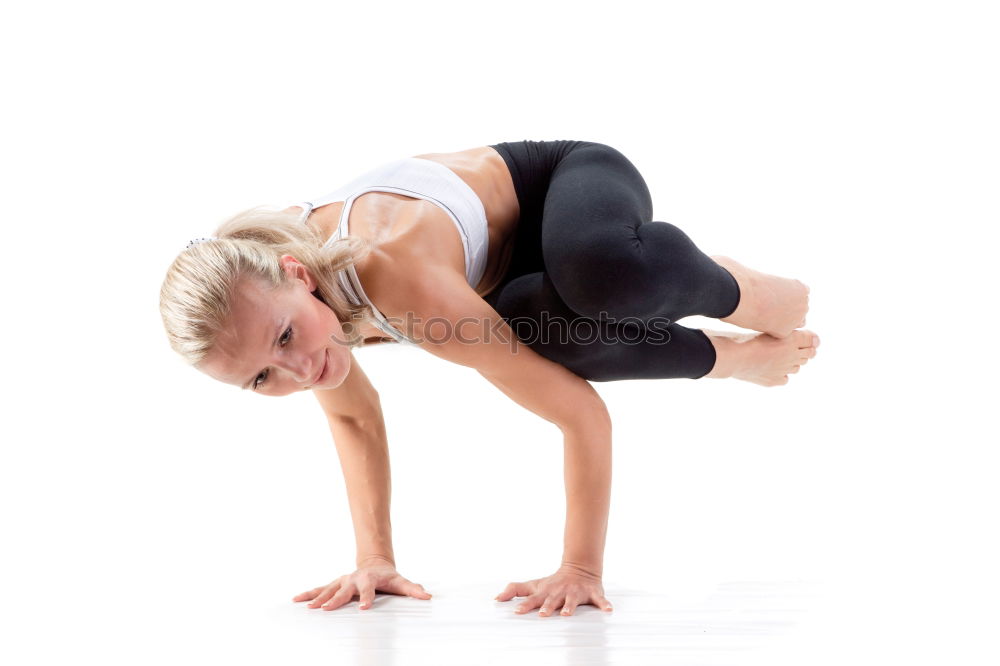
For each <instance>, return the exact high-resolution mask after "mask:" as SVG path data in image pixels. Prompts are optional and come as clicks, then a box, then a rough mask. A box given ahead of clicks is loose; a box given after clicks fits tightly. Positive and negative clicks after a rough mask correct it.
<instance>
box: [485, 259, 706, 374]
mask: <svg viewBox="0 0 1000 666" xmlns="http://www.w3.org/2000/svg"><path fill="white" fill-rule="evenodd" d="M494 308H495V309H496V310H497V312H498V313H500V314H501V315H502V316H503V317H504V319H505V320H506V321H507V324H508V325H509V326H510V328H511V330H512V332H513V333H514V335H515V336H517V338H518V339H519V340H521V341H522V342H523V343H525V344H527V345H528V346H529V347H531V348H532V349H533V350H534V351H535V352H537V353H539V354H541V355H542V356H544V357H546V358H548V359H549V360H551V361H554V362H556V363H559V364H560V365H562V366H564V367H565V368H568V369H569V370H570V371H571V372H573V373H575V374H577V375H579V376H580V377H583V378H584V379H587V380H590V381H599V382H601V381H617V380H623V379H674V378H690V379H697V378H699V377H701V376H703V375H705V374H706V373H708V372H709V371H710V370H711V369H712V367H713V366H714V364H715V348H714V347H713V345H712V343H711V342H710V341H709V339H708V337H707V336H706V335H705V334H704V333H703V332H702V331H699V330H696V329H689V328H685V327H683V326H680V325H679V324H674V323H669V324H668V323H665V322H661V323H659V324H655V325H654V326H653V327H651V328H647V327H646V326H644V325H643V324H642V323H641V322H639V321H638V320H635V319H630V320H621V321H616V322H608V321H598V320H595V319H591V318H588V317H583V316H581V315H579V314H577V313H576V312H574V311H573V310H571V309H570V308H569V307H568V306H567V305H566V304H565V303H564V302H563V301H562V299H561V298H560V297H559V294H558V293H556V290H555V288H554V286H553V284H552V281H551V279H550V278H549V276H548V274H547V273H545V272H544V271H540V272H536V273H529V274H527V275H522V276H520V277H518V278H516V279H514V280H512V281H511V282H510V283H508V284H507V285H506V287H505V288H504V289H503V291H502V293H501V294H500V295H499V296H498V297H497V298H496V299H495V305H494Z"/></svg>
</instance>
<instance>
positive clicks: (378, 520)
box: [330, 412, 396, 565]
mask: <svg viewBox="0 0 1000 666" xmlns="http://www.w3.org/2000/svg"><path fill="white" fill-rule="evenodd" d="M330 432H331V433H332V434H333V440H334V443H335V444H336V446H337V455H338V456H339V457H340V466H341V469H342V470H343V473H344V482H345V484H346V486H347V498H348V502H349V504H350V507H351V519H352V521H353V522H354V536H355V540H356V542H357V564H358V565H360V564H361V563H362V562H363V561H365V560H369V559H373V558H379V559H384V560H388V561H389V562H391V563H392V564H393V565H395V563H396V558H395V555H394V554H393V550H392V524H391V522H390V519H389V505H390V497H391V494H392V484H391V476H390V470H389V445H388V440H387V438H386V431H385V422H384V420H383V419H382V414H381V412H379V413H378V414H377V415H375V416H373V417H372V418H371V419H370V420H368V421H366V422H359V421H357V420H331V421H330Z"/></svg>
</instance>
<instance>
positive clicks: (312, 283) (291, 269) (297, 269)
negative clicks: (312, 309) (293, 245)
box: [278, 254, 317, 293]
mask: <svg viewBox="0 0 1000 666" xmlns="http://www.w3.org/2000/svg"><path fill="white" fill-rule="evenodd" d="M278 262H279V263H281V268H282V269H283V270H284V271H285V274H286V275H287V276H288V277H289V278H295V279H297V280H302V281H303V282H305V284H306V290H307V291H308V292H309V293H312V292H314V291H316V289H317V284H316V280H315V279H313V276H312V273H310V272H309V269H308V268H306V267H305V266H304V265H303V264H301V263H299V260H298V259H296V258H295V257H293V256H292V255H290V254H283V255H281V258H279V259H278Z"/></svg>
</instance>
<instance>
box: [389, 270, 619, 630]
mask: <svg viewBox="0 0 1000 666" xmlns="http://www.w3.org/2000/svg"><path fill="white" fill-rule="evenodd" d="M404 274H406V275H408V276H409V280H408V281H405V280H398V281H396V283H395V284H396V285H397V288H396V289H395V290H394V291H391V292H390V291H389V290H381V291H380V292H379V293H385V297H384V298H382V299H380V301H379V303H378V304H377V305H378V306H379V307H380V309H381V310H382V312H383V313H384V314H385V315H386V316H387V317H391V318H394V319H395V321H394V322H393V323H395V322H404V323H405V322H407V321H408V320H411V321H410V326H409V327H408V330H405V331H404V332H406V333H407V334H408V335H410V336H411V337H412V338H413V339H414V340H415V341H417V342H418V344H419V345H420V346H421V347H422V348H424V349H426V350H427V351H429V352H430V353H432V354H434V355H435V356H439V357H441V358H444V359H447V360H449V361H452V362H454V363H458V364H460V365H464V366H468V367H472V368H475V369H476V370H477V371H478V372H479V373H480V374H481V375H483V376H484V377H485V378H486V379H487V380H489V381H490V382H491V383H492V384H494V385H495V386H496V387H497V388H499V389H500V390H501V391H503V393H504V394H506V395H507V396H508V397H510V398H511V399H512V400H514V401H515V402H517V403H518V404H520V405H521V406H523V407H525V408H526V409H528V410H530V411H532V412H533V413H535V414H537V415H538V416H540V417H542V418H543V419H545V420H547V421H549V422H551V423H553V424H555V425H556V426H558V427H559V429H560V430H561V431H562V433H563V448H564V463H565V472H564V475H565V484H566V529H565V533H564V553H563V563H562V566H561V567H560V570H559V573H570V572H571V573H572V574H573V576H577V577H582V578H584V579H587V580H589V581H596V582H597V586H596V587H595V586H593V585H580V584H579V581H578V580H576V579H575V578H573V576H570V577H568V578H567V577H565V576H564V577H563V578H561V579H560V580H559V581H556V583H553V582H552V580H550V579H552V578H554V576H553V577H549V578H546V579H538V580H536V581H531V582H529V583H524V584H520V585H521V586H520V587H518V584H512V586H508V590H507V591H505V592H504V595H506V594H507V592H509V591H511V589H512V587H513V588H514V590H513V591H514V593H515V594H517V595H518V596H528V597H529V599H527V600H525V601H524V602H522V604H521V607H520V608H521V609H523V610H531V609H532V608H536V607H539V606H542V607H543V609H544V610H543V614H547V613H548V612H551V611H552V610H554V608H556V607H558V606H553V604H555V603H556V602H557V601H558V602H559V604H560V605H563V602H564V601H565V605H564V609H567V608H568V609H570V613H571V612H572V608H573V607H575V606H576V604H577V603H590V602H591V601H593V602H594V604H595V605H599V606H600V607H601V608H604V609H606V610H610V604H608V603H607V600H606V599H604V596H603V589H600V579H601V575H602V572H603V554H604V543H605V535H606V532H607V522H608V512H609V506H610V494H611V418H610V416H609V414H608V410H607V407H606V405H605V404H604V401H603V400H602V399H601V397H600V396H599V395H598V393H597V391H596V390H594V387H593V386H591V384H590V383H589V382H588V381H586V380H585V379H583V378H582V377H579V376H578V375H575V374H573V373H572V372H571V371H570V370H569V369H567V368H566V367H564V366H562V365H560V364H558V363H555V362H553V361H551V360H549V359H547V358H545V357H543V356H541V355H540V354H538V353H537V352H535V351H534V350H532V349H531V348H530V347H528V346H527V345H525V344H523V343H521V342H520V341H519V340H518V339H517V337H516V336H514V333H513V331H512V330H511V328H510V327H509V326H508V325H507V323H506V321H504V320H503V318H502V317H501V316H500V315H499V313H497V312H496V311H495V310H494V309H493V308H492V307H490V305H489V304H488V303H487V302H486V301H484V300H483V299H482V298H481V297H480V296H479V295H478V294H476V292H475V291H474V290H473V289H472V288H471V287H470V286H469V285H468V283H467V282H466V281H465V280H464V279H463V277H462V276H459V275H457V274H456V273H455V272H454V271H453V270H450V269H448V268H446V267H436V266H430V267H427V266H424V267H422V270H420V271H416V270H411V271H407V272H405V273H404ZM401 328H402V326H401ZM566 581H569V582H568V583H566ZM557 583H558V584H557ZM521 592H530V594H521ZM560 595H562V596H561V597H560ZM510 596H513V594H512V595H510ZM557 597H559V598H558V599H557ZM508 598H510V597H508ZM567 614H569V613H567Z"/></svg>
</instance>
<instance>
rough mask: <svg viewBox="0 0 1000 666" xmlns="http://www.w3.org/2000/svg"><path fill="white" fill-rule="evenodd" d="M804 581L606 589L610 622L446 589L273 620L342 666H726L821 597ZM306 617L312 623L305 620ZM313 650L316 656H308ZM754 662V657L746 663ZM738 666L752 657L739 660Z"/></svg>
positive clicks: (303, 647) (277, 612) (305, 650)
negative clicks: (699, 589) (710, 588)
mask: <svg viewBox="0 0 1000 666" xmlns="http://www.w3.org/2000/svg"><path fill="white" fill-rule="evenodd" d="M815 588H816V586H815V585H811V584H808V583H803V582H793V583H753V582H733V583H726V584H723V585H720V586H719V587H718V589H716V590H715V591H714V592H712V593H711V594H710V595H709V596H708V597H707V598H704V599H700V600H687V601H684V600H678V599H674V598H671V597H669V596H665V595H657V594H647V593H643V592H641V591H638V590H625V589H620V590H619V589H615V588H613V587H610V586H609V587H608V589H607V590H606V591H607V592H608V593H609V594H610V595H611V596H612V597H613V598H614V599H615V600H616V602H615V603H616V607H615V610H614V612H612V613H610V614H608V613H604V612H602V611H599V610H598V609H597V608H595V607H593V606H584V607H580V608H579V609H578V610H577V611H576V613H575V614H574V616H572V617H568V618H563V617H559V616H555V615H554V616H551V617H547V618H542V617H540V616H538V615H537V613H532V614H528V615H515V614H514V613H513V612H512V610H511V609H512V607H513V606H514V602H513V601H512V602H507V603H499V602H493V603H488V602H487V601H485V600H487V599H489V598H490V594H489V592H490V589H491V588H486V587H483V588H480V589H476V588H465V589H457V588H448V587H444V588H440V587H439V589H440V590H441V591H440V592H439V593H438V594H437V595H436V596H435V598H434V599H432V600H431V601H430V602H424V601H419V600H415V599H406V598H401V597H393V596H379V598H378V599H377V600H376V603H375V606H374V608H373V611H374V612H368V611H358V610H357V605H356V604H352V605H351V606H350V607H349V608H343V609H338V610H336V611H329V612H326V611H318V610H315V609H307V610H305V611H303V610H302V608H301V607H291V608H289V607H285V608H276V609H273V610H272V611H271V614H270V615H271V617H270V618H269V619H270V620H271V621H273V623H274V624H275V625H277V626H281V627H282V628H284V629H285V630H286V631H287V632H288V633H287V634H285V637H286V638H291V637H292V636H295V637H296V639H295V643H296V648H295V649H294V652H295V653H299V654H302V655H303V656H307V655H309V654H312V655H315V654H317V652H320V651H322V650H324V648H325V649H328V650H330V653H329V654H330V656H331V657H332V656H334V654H335V655H336V656H337V657H338V658H342V659H344V663H352V664H366V665H376V664H377V665H379V666H383V665H384V666H388V665H390V664H400V665H404V664H406V665H409V664H434V665H445V664H456V665H458V664H470V663H477V664H546V665H550V666H551V665H556V664H566V665H567V666H568V665H571V664H572V665H576V664H581V665H583V664H586V665H610V664H629V665H640V664H664V663H686V664H698V665H705V666H708V665H716V664H729V663H733V661H734V654H735V653H741V654H743V653H754V652H759V651H760V648H761V647H767V646H768V645H769V644H773V642H774V641H776V640H781V636H782V635H783V634H786V633H787V632H788V631H789V630H790V629H791V628H792V627H794V626H795V625H796V623H797V622H798V621H799V619H800V618H801V616H802V615H803V613H806V612H808V609H809V607H810V606H811V605H813V604H814V600H815V598H816V595H817V592H816V589H815ZM303 614H305V615H306V617H305V618H304V617H303ZM310 646H311V649H310ZM747 656H748V657H753V656H754V655H752V654H750V655H747ZM740 661H741V663H746V659H745V658H743V657H741V658H740Z"/></svg>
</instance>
